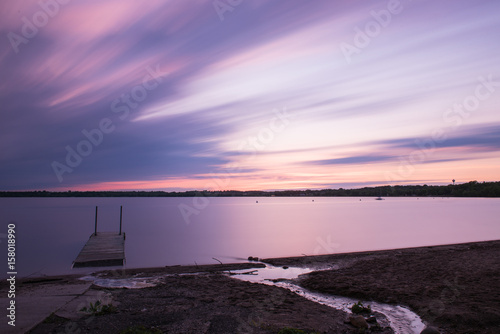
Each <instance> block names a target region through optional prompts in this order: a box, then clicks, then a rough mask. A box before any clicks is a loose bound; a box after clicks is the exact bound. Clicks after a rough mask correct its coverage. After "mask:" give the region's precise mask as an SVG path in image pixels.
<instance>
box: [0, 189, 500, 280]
mask: <svg viewBox="0 0 500 334" xmlns="http://www.w3.org/2000/svg"><path fill="white" fill-rule="evenodd" d="M257 202H258V203H257ZM120 205H123V231H124V232H125V233H126V242H125V254H126V267H128V268H133V267H153V266H165V265H177V264H180V265H186V264H195V263H197V264H215V263H218V262H217V260H215V259H214V258H216V259H218V260H220V261H222V262H225V263H228V262H242V261H246V259H247V258H248V257H249V256H254V257H261V258H265V257H284V256H300V255H304V254H305V255H317V254H327V253H344V252H355V251H366V250H380V249H394V248H404V247H413V246H429V245H441V244H451V243H462V242H471V241H486V240H497V239H500V218H499V217H500V199H498V198H438V197H436V198H414V197H411V198H406V197H405V198H391V197H388V198H386V199H385V200H383V201H377V200H374V198H366V197H364V198H354V197H335V198H331V197H261V198H255V197H238V198H230V197H220V198H217V197H210V198H186V197H182V198H171V197H162V198H1V199H0V212H1V218H0V223H1V229H2V230H0V247H2V251H3V254H7V247H6V246H7V239H6V233H7V225H8V224H9V223H15V225H16V242H17V244H16V247H17V259H16V262H17V268H16V269H17V271H18V277H25V276H40V275H51V274H64V273H79V272H89V271H92V270H93V269H90V270H89V269H78V270H76V269H71V265H72V262H73V260H75V258H76V256H77V255H78V253H79V252H80V250H81V249H82V247H83V246H84V244H85V243H86V241H87V240H88V238H89V236H90V235H91V234H92V233H93V232H94V216H95V206H99V213H98V231H118V229H119V218H120ZM4 258H6V256H4ZM4 263H5V265H4V266H5V267H4V268H5V270H2V272H0V275H1V276H6V272H7V269H6V267H7V261H6V259H4Z"/></svg>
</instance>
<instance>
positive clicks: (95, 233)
mask: <svg viewBox="0 0 500 334" xmlns="http://www.w3.org/2000/svg"><path fill="white" fill-rule="evenodd" d="M94 235H95V236H97V206H96V207H95V228H94Z"/></svg>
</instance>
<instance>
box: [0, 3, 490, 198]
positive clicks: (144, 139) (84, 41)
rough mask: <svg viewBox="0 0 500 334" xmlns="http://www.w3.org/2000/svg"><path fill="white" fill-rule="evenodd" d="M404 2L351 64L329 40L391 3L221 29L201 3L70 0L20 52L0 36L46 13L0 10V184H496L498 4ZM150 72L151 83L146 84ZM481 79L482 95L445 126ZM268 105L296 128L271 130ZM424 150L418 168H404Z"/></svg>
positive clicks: (256, 15) (245, 17)
mask: <svg viewBox="0 0 500 334" xmlns="http://www.w3.org/2000/svg"><path fill="white" fill-rule="evenodd" d="M49 2H50V1H48V2H47V3H49ZM50 3H55V2H50ZM401 5H402V8H403V9H402V10H401V12H400V13H399V14H397V15H393V16H392V17H391V21H390V23H389V24H388V25H387V26H386V27H383V28H381V30H380V33H379V34H378V35H377V36H375V37H373V38H371V40H370V43H369V44H368V45H367V46H366V47H363V48H362V49H361V51H360V52H359V53H357V54H355V55H354V56H353V57H352V62H351V63H348V62H347V61H346V59H345V57H344V54H343V53H342V51H341V49H340V47H339V46H340V45H341V44H342V43H353V41H354V38H356V33H357V31H358V30H357V28H359V29H361V30H363V28H364V27H365V25H366V23H367V22H369V21H373V20H374V17H373V14H372V13H373V11H375V12H377V13H380V12H381V11H384V10H386V9H387V2H385V1H375V2H370V3H369V4H367V3H366V2H363V1H350V2H341V1H326V0H325V1H323V0H321V1H315V2H314V3H309V2H306V1H299V0H291V1H279V2H277V1H274V2H269V1H264V0H256V1H251V2H243V3H242V4H241V5H239V6H237V7H235V8H234V10H233V11H232V12H228V13H226V14H225V18H224V20H223V21H221V20H220V19H219V16H218V14H217V12H216V11H215V10H214V8H213V5H212V2H211V1H209V0H196V1H190V2H180V1H148V2H147V3H142V2H135V1H118V0H105V1H97V0H92V1H85V2H77V1H71V2H69V3H68V4H65V5H59V6H58V7H57V11H56V10H55V9H54V8H55V7H54V8H53V9H52V10H53V11H54V13H52V14H53V15H48V14H47V17H48V21H47V24H45V25H43V26H40V27H38V28H37V32H36V34H35V33H34V34H33V35H34V36H31V37H24V38H25V39H26V40H27V42H26V43H21V44H19V45H18V46H17V47H18V52H15V50H14V48H13V47H12V45H11V42H10V40H9V38H7V36H8V34H9V33H15V34H17V35H19V36H23V29H28V30H29V28H23V27H24V25H26V24H28V25H29V24H30V23H26V22H27V21H29V22H31V24H33V18H34V16H36V15H41V14H37V13H38V12H40V11H42V13H43V11H44V9H43V8H42V7H41V5H40V3H39V2H38V1H35V0H33V1H22V2H3V3H2V4H0V12H1V13H2V14H0V15H1V18H2V19H1V20H0V32H1V33H2V34H3V36H4V38H3V39H2V42H1V44H0V74H1V77H2V81H1V82H0V102H1V105H2V110H1V112H0V115H1V116H0V117H1V122H0V139H1V140H0V151H1V152H2V153H1V155H0V163H1V164H0V175H1V176H0V180H1V182H0V185H1V186H2V188H3V189H9V190H15V189H106V187H108V188H110V189H111V188H112V189H122V188H123V189H167V190H168V189H176V190H179V189H195V188H196V189H202V188H203V187H204V186H206V185H207V184H208V183H210V182H212V183H213V179H217V178H218V177H224V178H225V180H226V179H227V178H229V181H228V182H224V185H223V187H225V188H227V189H282V188H318V187H327V186H334V185H340V184H342V185H353V186H362V185H376V184H383V183H386V182H399V183H429V184H431V183H444V182H449V180H448V179H449V173H450V171H453V173H454V175H456V176H454V178H456V179H462V181H469V180H471V179H479V180H483V179H484V180H498V179H499V174H498V170H499V168H498V167H499V164H500V157H499V155H498V148H499V144H498V143H499V142H500V141H499V139H500V138H499V136H500V134H499V133H500V130H499V129H500V126H499V125H498V124H500V116H499V114H498V110H497V109H498V105H499V103H500V84H499V82H500V66H499V65H500V63H499V60H498V59H499V58H498V53H499V50H500V49H499V47H500V46H499V45H498V43H496V40H497V39H498V35H499V34H500V10H499V9H500V6H499V4H498V3H497V2H495V1H491V0H481V1H476V2H474V3H470V2H467V1H451V0H450V1H442V2H438V3H436V2H431V1H419V2H415V1H403V0H402V1H401ZM151 69H153V70H154V71H158V73H161V80H158V82H152V85H151V86H150V87H153V86H154V88H151V89H149V88H148V89H146V88H144V86H143V85H144V80H145V77H146V76H148V75H150V72H151ZM488 76H491V77H492V78H493V86H492V87H493V88H492V89H493V91H491V92H490V93H491V94H489V95H488V98H486V99H482V100H481V101H479V103H478V106H477V107H476V108H475V109H474V110H473V111H472V112H469V113H468V114H469V115H468V116H462V115H461V114H458V113H455V114H452V115H451V116H453V117H450V115H448V117H446V112H447V110H448V109H450V108H453V106H454V105H455V104H456V103H463V101H464V100H465V99H466V98H467V97H468V96H472V95H473V94H474V93H475V89H476V86H477V85H478V82H479V81H478V80H479V79H478V78H479V77H484V78H487V77H488ZM155 83H158V85H156V84H155ZM141 94H142V95H141ZM118 108H121V109H119V110H118ZM277 110H278V111H280V110H287V112H288V114H289V115H290V118H289V119H287V121H286V122H283V123H278V122H277V121H273V119H275V118H276V111H277ZM103 119H109V120H110V122H111V123H112V125H113V130H112V132H110V133H107V134H104V135H103V139H102V142H101V143H100V144H99V145H97V146H95V145H94V147H93V148H92V153H91V154H89V155H88V156H85V157H83V159H82V162H81V164H79V165H78V166H77V167H74V168H72V171H71V172H67V173H65V174H64V175H63V179H64V180H63V182H59V180H58V178H57V176H56V175H55V173H54V170H53V168H52V166H51V164H52V163H53V162H54V161H57V162H59V163H61V164H64V163H65V159H66V155H67V152H68V151H67V147H68V146H69V147H71V148H72V149H75V150H76V148H77V146H78V144H79V143H80V142H81V141H84V140H88V138H86V137H85V135H84V134H83V133H82V131H83V130H87V131H91V130H92V129H96V128H98V127H99V124H100V122H101V120H103ZM457 120H459V121H460V122H458V121H457ZM273 122H274V123H273ZM282 125H284V126H282ZM436 131H438V132H440V133H442V134H443V136H445V137H446V140H443V141H440V142H434V143H433V145H434V147H433V148H432V154H430V150H427V151H426V150H425V147H426V146H425V145H424V146H423V147H424V148H422V147H419V144H418V141H420V142H425V141H426V140H430V139H432V138H433V133H434V132H436ZM419 151H421V152H424V153H425V154H426V156H425V159H420V161H419V162H416V163H411V165H410V166H409V167H411V168H412V171H411V173H406V172H405V173H402V172H398V170H400V169H401V168H402V167H405V168H406V169H407V167H408V166H406V165H404V161H409V159H410V158H412V157H415V154H414V156H412V153H414V152H419ZM402 161H403V162H402ZM407 163H408V162H407ZM387 173H392V174H391V175H398V179H397V180H396V179H391V180H388V179H387V177H386V175H387ZM221 175H225V176H221Z"/></svg>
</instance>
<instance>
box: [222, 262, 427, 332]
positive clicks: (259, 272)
mask: <svg viewBox="0 0 500 334" xmlns="http://www.w3.org/2000/svg"><path fill="white" fill-rule="evenodd" d="M329 269H332V268H329ZM315 270H318V269H310V268H296V267H290V268H287V269H284V268H281V267H272V266H267V267H266V268H259V269H253V270H239V271H233V275H232V277H234V278H237V279H241V280H244V281H249V282H254V283H262V284H267V285H275V286H279V287H281V288H284V289H288V290H290V291H292V292H295V293H296V294H298V295H301V296H303V297H304V298H307V299H309V300H311V301H314V302H316V303H320V304H323V305H327V306H330V307H333V308H335V309H338V310H342V311H344V312H348V313H351V310H350V307H351V306H352V305H353V304H355V303H357V302H358V299H352V298H348V297H341V296H332V295H326V294H322V293H316V292H311V291H309V290H307V289H304V288H302V287H300V286H298V285H296V284H294V283H292V282H290V281H280V282H275V281H273V280H277V279H280V278H282V279H286V280H291V279H295V278H297V277H298V276H299V275H302V274H307V273H310V272H311V271H315ZM235 273H236V275H234V274H235ZM238 273H239V274H238ZM244 273H247V274H244ZM362 302H363V304H364V305H370V306H371V309H372V310H373V311H374V312H379V313H382V314H383V315H385V316H386V318H387V320H388V321H389V323H388V324H382V323H381V325H388V326H390V327H391V328H392V329H393V330H394V332H395V333H396V334H419V333H420V332H421V331H422V330H423V329H424V328H425V325H424V323H423V322H422V320H421V319H420V317H419V316H418V315H417V314H415V313H413V312H412V311H411V310H409V309H407V308H405V307H402V306H395V305H389V304H383V303H378V302H367V301H362Z"/></svg>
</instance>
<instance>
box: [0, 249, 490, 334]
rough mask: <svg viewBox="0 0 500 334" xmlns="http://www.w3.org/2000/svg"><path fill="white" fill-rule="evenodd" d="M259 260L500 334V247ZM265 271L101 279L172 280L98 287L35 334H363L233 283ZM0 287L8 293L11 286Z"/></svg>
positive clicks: (358, 294) (297, 302)
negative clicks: (87, 308)
mask: <svg viewBox="0 0 500 334" xmlns="http://www.w3.org/2000/svg"><path fill="white" fill-rule="evenodd" d="M263 261H264V262H266V263H269V264H272V265H276V266H306V267H311V268H325V267H335V268H338V269H335V270H323V271H317V272H313V273H310V274H308V275H305V276H301V278H300V279H299V280H298V283H299V284H300V285H302V286H303V287H306V288H308V289H310V290H313V291H319V292H324V293H329V294H334V295H343V296H349V297H354V298H358V299H362V300H368V301H369V300H376V301H380V302H385V303H391V304H401V305H406V306H409V307H410V308H411V309H412V310H413V311H415V312H416V313H417V314H418V315H420V316H421V317H422V318H423V320H424V322H426V323H428V324H430V325H433V326H435V327H438V328H439V330H440V331H441V333H500V280H499V279H498V277H499V274H500V241H490V242H482V243H468V244H460V245H449V246H436V247H421V248H410V249H399V250H388V251H377V252H362V253H350V254H334V255H323V256H311V257H291V258H281V259H265V260H263ZM262 265H263V264H261V263H255V262H251V263H248V264H234V265H210V266H173V267H163V268H147V269H128V270H113V271H107V272H103V273H102V274H101V275H102V277H108V278H126V277H151V276H155V275H163V274H169V275H168V276H165V277H163V278H162V279H161V281H160V284H158V285H157V286H155V287H150V288H144V289H123V288H120V289H110V288H100V287H97V286H95V285H92V286H90V287H89V289H88V290H87V291H86V292H85V293H84V294H79V295H76V296H75V298H76V299H75V300H73V301H72V303H67V304H66V305H65V306H64V307H62V308H59V310H53V311H54V312H55V313H54V314H53V315H51V316H49V317H48V318H47V319H46V320H45V321H44V322H42V323H40V324H38V325H37V326H36V327H34V328H33V329H32V330H31V331H30V333H60V332H62V333H120V332H123V331H125V330H127V329H133V328H135V327H137V326H143V327H144V328H147V329H149V330H151V331H152V332H153V330H158V333H160V332H164V333H278V332H279V331H280V330H282V329H283V328H285V327H292V328H297V329H302V330H304V331H305V332H306V333H312V332H316V333H359V332H360V331H359V330H358V329H357V328H355V327H354V326H352V325H351V324H348V323H346V319H347V315H346V313H343V312H341V311H338V310H335V309H332V308H329V307H327V306H324V305H319V304H317V303H314V302H312V301H308V300H306V299H304V298H302V297H300V296H298V295H296V294H294V293H292V292H290V291H287V290H284V289H280V288H278V287H274V286H266V285H262V284H254V283H249V282H244V281H240V280H236V279H234V278H231V277H230V276H229V275H228V273H229V271H231V270H238V269H249V270H251V268H254V267H258V266H262ZM200 272H201V273H200ZM184 273H191V274H188V275H185V274H184ZM194 273H199V274H194ZM54 279H55V280H54ZM75 279H76V278H75V277H69V276H67V277H59V278H50V279H47V278H44V279H35V280H34V279H31V280H25V281H24V282H21V281H20V282H19V285H18V287H19V290H20V293H25V294H29V291H30V290H33V291H34V290H36V289H40V288H41V289H43V286H46V287H47V288H48V287H54V286H57V285H61V284H69V283H71V282H74V280H75ZM80 282H81V281H80ZM0 288H1V290H2V293H3V290H5V284H3V283H2V285H1V286H0ZM23 291H24V292H23ZM97 299H100V300H103V301H106V302H110V303H111V304H112V305H114V306H115V307H114V309H113V310H112V312H109V313H107V314H103V315H91V314H86V313H83V312H80V311H79V310H80V309H81V307H82V305H89V303H90V302H93V301H95V300H97ZM40 307H43V305H40ZM49 314H50V313H49ZM19 317H21V314H20V315H19ZM372 332H375V330H372ZM390 332H391V331H390V330H387V329H383V330H381V331H379V333H390ZM366 333H368V331H367V332H366Z"/></svg>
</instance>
